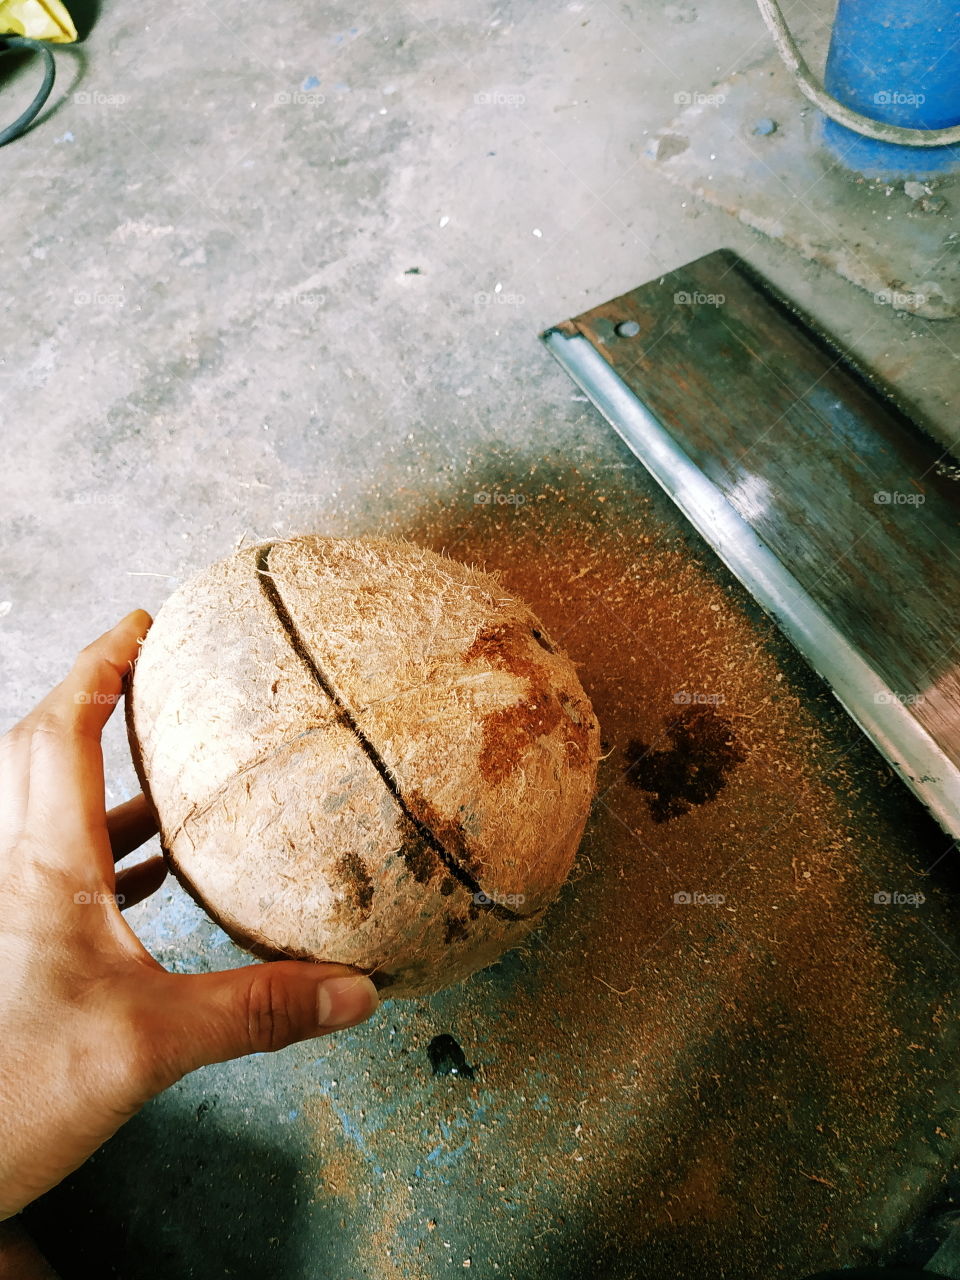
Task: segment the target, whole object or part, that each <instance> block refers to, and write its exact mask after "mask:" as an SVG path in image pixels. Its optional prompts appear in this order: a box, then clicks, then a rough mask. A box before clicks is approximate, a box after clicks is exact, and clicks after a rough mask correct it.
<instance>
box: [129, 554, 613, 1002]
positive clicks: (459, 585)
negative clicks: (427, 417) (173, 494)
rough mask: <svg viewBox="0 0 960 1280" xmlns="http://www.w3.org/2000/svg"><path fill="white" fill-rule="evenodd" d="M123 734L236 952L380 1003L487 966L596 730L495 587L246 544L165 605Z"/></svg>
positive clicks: (585, 764)
mask: <svg viewBox="0 0 960 1280" xmlns="http://www.w3.org/2000/svg"><path fill="white" fill-rule="evenodd" d="M128 729H129V733H130V738H131V746H132V749H133V752H134V758H135V762H136V764H137V771H138V774H139V776H140V780H141V783H142V785H143V787H144V792H145V794H147V796H148V797H149V799H150V801H151V803H152V805H153V806H154V809H155V811H156V814H157V818H158V823H159V826H160V831H161V840H162V844H163V847H164V850H165V852H166V855H167V857H168V859H169V862H170V865H171V867H172V869H173V870H174V872H175V874H176V875H177V877H178V878H179V879H180V880H181V882H182V883H183V884H184V885H185V886H186V888H187V889H188V891H189V892H190V893H191V894H192V895H193V896H194V897H195V898H196V900H197V901H198V902H200V903H201V905H202V906H203V907H204V908H205V909H206V910H207V911H208V912H209V914H210V915H211V916H212V917H213V918H214V919H215V920H216V921H217V922H218V923H219V924H221V925H222V927H223V928H225V929H226V931H227V932H228V933H229V934H230V935H231V936H232V937H233V938H234V939H235V940H236V941H237V942H239V943H240V944H241V945H242V946H245V947H246V948H248V949H249V950H251V951H253V952H254V953H255V954H259V955H262V956H293V957H297V958H305V959H312V960H335V961H338V962H340V963H344V964H349V965H354V966H356V967H358V968H360V969H363V970H365V971H367V972H371V973H373V974H374V975H375V979H376V980H377V981H378V982H379V983H380V985H381V986H382V987H384V989H385V993H386V994H389V995H391V996H394V995H417V994H424V993H427V992H430V991H433V990H437V989H438V988H440V987H443V986H446V985H448V984H449V983H451V982H455V981H457V980H459V979H461V978H463V977H466V976H467V975H468V974H470V973H472V972H473V971H474V970H476V969H478V968H481V967H483V966H484V965H487V964H490V963H492V962H493V961H494V960H496V959H497V958H498V957H499V956H500V955H501V954H502V953H503V952H504V951H505V950H506V949H508V948H509V947H511V946H515V945H516V944H517V943H518V942H520V941H521V940H522V939H523V938H524V937H525V936H526V935H527V934H528V933H529V931H530V930H531V929H532V928H533V927H534V926H535V924H536V923H537V921H538V920H539V919H540V917H541V916H542V914H543V911H544V910H545V909H546V907H547V906H548V905H549V903H550V902H551V901H552V900H553V898H554V897H555V896H556V894H557V892H558V891H559V888H560V886H561V885H562V884H563V882H564V880H565V878H566V876H567V874H568V873H569V870H570V867H571V865H572V862H573V858H574V855H575V852H576V847H577V845H578V843H579V840H580V836H581V833H582V830H583V825H584V822H585V820H586V816H587V812H588V809H589V805H590V799H591V796H592V793H593V788H594V784H595V776H596V766H597V759H598V755H599V731H598V727H597V723H596V719H595V717H594V715H593V711H592V709H591V707H590V703H589V701H588V699H587V697H586V695H585V694H584V692H583V690H582V688H581V686H580V683H579V680H578V679H577V676H576V672H575V670H574V668H573V665H572V664H571V663H570V661H569V659H568V658H567V657H566V656H565V655H564V654H563V653H562V652H561V651H560V650H559V648H558V646H557V645H556V644H555V643H554V642H553V640H552V639H551V638H550V637H549V636H548V635H547V633H546V631H545V630H544V628H543V626H542V624H540V623H539V621H538V620H537V619H536V618H535V616H534V615H533V614H532V613H531V612H530V611H529V610H528V609H527V608H526V606H525V605H523V604H522V603H521V602H519V601H517V600H516V599H514V598H513V597H512V596H510V595H509V594H507V593H506V592H505V591H504V590H503V589H502V587H501V586H500V584H499V583H498V582H497V581H496V579H494V578H492V577H490V576H488V575H486V574H482V573H478V572H476V571H474V570H472V569H469V568H467V567H466V566H464V565H461V564H458V563H457V562H455V561H453V560H450V559H447V558H446V557H443V556H440V555H437V554H435V553H433V552H430V551H425V550H423V549H422V548H419V547H415V546H412V545H410V544H407V543H403V542H396V541H391V540H386V539H329V538H312V537H304V538H296V539H288V540H283V541H280V542H275V543H266V544H262V545H260V546H257V547H251V548H246V549H245V550H243V551H241V552H239V553H238V554H237V555H235V556H232V557H230V558H229V559H227V560H224V561H221V562H219V563H218V564H216V565H213V566H212V567H211V568H209V569H207V570H205V571H204V572H202V573H201V574H199V575H197V577H195V578H194V579H193V580H192V581H190V582H188V583H186V584H185V585H184V586H182V587H181V588H180V589H179V590H178V591H176V592H175V593H174V594H173V595H172V596H171V597H170V599H169V600H168V601H167V602H166V604H165V605H164V606H163V608H162V609H161V610H160V613H159V614H158V616H157V619H156V621H155V622H154V625H153V627H152V628H151V630H150V632H149V633H148V635H147V638H146V641H145V642H144V645H143V648H142V651H141V655H140V659H139V661H138V663H137V667H136V671H135V674H134V678H133V682H132V688H131V696H130V697H129V699H128Z"/></svg>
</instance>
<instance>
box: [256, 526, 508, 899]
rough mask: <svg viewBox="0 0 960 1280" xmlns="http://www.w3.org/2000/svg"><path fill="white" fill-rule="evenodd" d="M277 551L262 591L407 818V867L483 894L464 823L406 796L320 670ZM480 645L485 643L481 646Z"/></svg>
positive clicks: (261, 554) (421, 878)
mask: <svg viewBox="0 0 960 1280" xmlns="http://www.w3.org/2000/svg"><path fill="white" fill-rule="evenodd" d="M272 550H273V543H267V544H266V545H265V546H262V547H260V548H259V549H258V551H257V558H256V569H257V580H258V582H259V584H260V589H261V591H262V592H263V594H264V596H265V598H266V599H267V601H268V602H269V604H270V605H271V607H272V608H273V610H274V612H275V613H276V615H277V621H278V622H279V624H280V626H281V627H282V628H283V630H284V631H285V632H286V636H287V640H288V641H289V643H290V646H291V648H292V649H293V651H294V652H295V653H296V655H297V657H298V658H299V659H300V660H301V661H302V662H303V664H304V666H305V667H306V668H307V670H308V671H309V672H310V675H311V676H312V677H313V679H314V681H315V682H316V684H317V685H318V686H319V687H320V688H321V689H322V690H323V692H324V693H325V694H326V696H327V697H328V698H329V699H330V701H331V703H332V704H333V707H334V710H335V712H336V716H337V720H338V721H339V723H340V724H341V725H342V726H343V727H344V728H345V729H347V730H349V732H350V733H352V734H353V736H354V737H355V738H356V740H357V743H358V744H359V746H360V747H361V749H362V750H363V752H364V754H365V755H366V757H367V759H368V760H369V761H370V763H371V764H372V765H373V767H374V769H376V771H377V773H378V774H379V775H380V778H381V779H382V781H383V784H384V786H385V787H386V788H387V790H388V791H389V792H390V794H391V795H392V796H393V798H394V799H395V800H396V802H397V805H398V806H399V808H400V810H401V812H402V814H403V818H404V826H405V839H404V842H403V846H402V848H401V850H400V854H401V857H403V858H404V860H405V861H406V862H407V865H408V866H409V867H410V869H411V870H412V872H413V875H414V878H415V879H416V880H417V881H418V883H420V884H427V883H428V882H429V881H430V880H431V879H432V877H433V876H434V875H435V874H437V873H438V872H439V871H441V870H443V869H444V868H445V869H446V870H447V871H449V873H450V875H451V876H453V878H454V879H456V880H458V881H459V882H460V883H461V884H462V885H463V886H464V887H465V888H467V889H469V890H470V892H471V893H477V892H479V891H480V885H479V884H478V883H477V881H476V879H475V878H474V876H475V873H476V871H477V870H478V869H479V865H480V864H479V863H478V860H477V859H476V858H475V857H473V856H472V854H471V851H470V849H469V848H468V845H467V841H466V838H465V836H464V833H463V828H462V827H461V826H460V824H459V823H456V822H451V821H448V820H446V819H444V818H443V817H442V816H441V815H439V814H438V813H437V812H436V811H435V810H434V809H433V807H432V806H431V805H430V804H429V803H428V801H427V800H426V799H425V797H423V796H422V795H420V793H419V792H414V793H413V794H412V795H411V796H409V797H407V796H405V795H403V794H402V793H401V791H400V787H399V784H398V782H397V779H396V778H395V777H394V776H393V774H392V773H391V772H390V770H389V769H388V768H387V766H386V764H385V762H384V760H383V758H382V757H381V755H380V753H379V751H378V750H377V748H376V747H375V746H374V744H373V743H372V742H371V741H370V739H369V738H368V737H367V736H366V734H365V733H364V732H363V731H362V729H361V728H360V726H359V725H358V723H357V721H356V718H355V716H354V714H353V712H352V711H351V710H350V708H349V707H348V706H347V705H346V703H345V702H344V700H343V699H342V698H341V696H340V694H339V692H338V691H337V689H336V688H335V687H334V685H333V684H332V682H331V681H330V679H329V677H328V676H327V674H326V672H324V671H323V670H322V669H321V668H320V666H319V665H318V664H317V662H316V660H315V658H314V656H313V654H312V653H311V652H310V649H309V648H308V647H307V645H306V644H305V642H304V639H303V637H302V636H301V634H300V632H299V630H298V628H297V626H296V623H295V622H294V620H293V618H292V617H291V615H290V611H289V609H288V608H287V606H286V604H285V603H284V600H283V597H282V596H281V594H280V590H279V588H278V587H277V584H276V583H275V582H274V580H273V575H272V574H271V572H270V552H271V551H272ZM491 634H492V633H491ZM479 642H480V637H478V638H477V641H476V642H475V643H477V644H478V643H479ZM508 772H509V770H508ZM494 910H495V914H497V915H499V916H500V918H501V919H503V920H519V919H522V916H520V915H518V914H517V913H516V912H514V911H511V910H510V909H509V908H508V907H504V906H501V905H500V904H499V903H497V904H496V905H495V908H494Z"/></svg>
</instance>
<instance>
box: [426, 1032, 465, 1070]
mask: <svg viewBox="0 0 960 1280" xmlns="http://www.w3.org/2000/svg"><path fill="white" fill-rule="evenodd" d="M427 1057H428V1058H429V1059H430V1067H431V1070H432V1071H433V1074H434V1075H435V1076H464V1077H465V1078H466V1079H467V1080H472V1079H473V1067H471V1066H470V1065H469V1064H468V1062H467V1060H466V1058H465V1057H464V1056H463V1050H462V1049H461V1048H460V1046H459V1045H458V1044H457V1042H456V1040H454V1038H453V1036H451V1035H447V1034H446V1032H444V1034H443V1035H439V1036H434V1037H433V1039H432V1040H431V1041H430V1043H429V1044H428V1045H427Z"/></svg>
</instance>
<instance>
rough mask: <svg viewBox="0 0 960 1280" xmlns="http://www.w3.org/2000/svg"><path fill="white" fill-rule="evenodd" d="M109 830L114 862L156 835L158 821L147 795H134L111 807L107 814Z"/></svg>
mask: <svg viewBox="0 0 960 1280" xmlns="http://www.w3.org/2000/svg"><path fill="white" fill-rule="evenodd" d="M107 832H108V833H109V836H110V846H111V848H112V849H113V860H114V862H119V861H120V859H121V858H125V857H126V856H127V854H128V853H133V851H134V849H139V848H140V846H141V845H142V844H144V843H145V842H146V841H147V840H149V839H150V837H151V836H155V835H156V834H157V822H156V819H155V818H154V816H153V810H152V809H151V808H150V806H149V804H148V803H147V799H146V797H145V796H144V795H143V794H141V795H137V796H134V797H133V799H132V800H125V801H124V803H123V804H118V805H117V807H116V808H115V809H111V810H110V812H109V813H108V814H107Z"/></svg>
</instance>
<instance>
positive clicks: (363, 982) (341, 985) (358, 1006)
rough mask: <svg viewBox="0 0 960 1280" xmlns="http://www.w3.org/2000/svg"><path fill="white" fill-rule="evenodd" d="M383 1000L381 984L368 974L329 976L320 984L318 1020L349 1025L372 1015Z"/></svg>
mask: <svg viewBox="0 0 960 1280" xmlns="http://www.w3.org/2000/svg"><path fill="white" fill-rule="evenodd" d="M379 1003H380V997H379V995H378V994H377V988H376V987H375V986H374V985H373V983H372V982H371V981H370V979H369V978H368V977H366V975H365V974H362V973H358V974H349V975H348V976H347V977H345V978H327V980H326V982H321V983H320V986H319V987H318V988H317V1022H318V1024H319V1025H320V1026H321V1027H331V1028H332V1027H349V1026H352V1025H353V1023H355V1022H362V1021H363V1020H364V1018H369V1017H370V1015H371V1013H373V1011H374V1009H376V1007H377V1005H378V1004H379Z"/></svg>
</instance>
